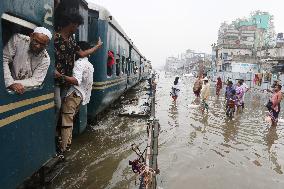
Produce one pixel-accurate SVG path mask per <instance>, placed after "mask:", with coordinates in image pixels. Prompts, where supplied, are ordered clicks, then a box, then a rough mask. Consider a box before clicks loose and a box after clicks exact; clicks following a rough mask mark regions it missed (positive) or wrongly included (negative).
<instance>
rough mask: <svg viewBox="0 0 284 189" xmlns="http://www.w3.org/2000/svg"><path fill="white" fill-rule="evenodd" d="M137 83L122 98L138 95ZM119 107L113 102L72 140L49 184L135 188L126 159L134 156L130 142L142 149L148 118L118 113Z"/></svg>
mask: <svg viewBox="0 0 284 189" xmlns="http://www.w3.org/2000/svg"><path fill="white" fill-rule="evenodd" d="M142 86H143V84H142ZM140 87H141V85H140ZM140 87H139V86H137V87H135V88H134V89H131V91H129V92H128V93H127V95H126V96H125V98H124V100H123V102H126V101H128V100H129V99H133V98H135V97H137V96H139V95H141V91H140ZM120 107H121V106H120V103H116V106H115V107H112V108H110V110H109V111H108V112H107V115H105V116H104V117H103V118H102V120H101V121H100V122H99V123H98V124H96V125H91V126H90V128H89V129H88V130H87V131H86V132H85V133H83V134H82V135H80V136H79V137H76V138H75V139H74V140H73V144H72V149H71V152H69V153H68V154H67V161H66V162H65V163H64V164H63V165H62V166H61V167H64V168H63V171H62V172H61V173H60V175H59V176H58V177H57V178H56V179H55V180H54V182H53V184H51V185H50V186H49V188H61V189H71V188H72V189H73V188H84V189H85V188H90V189H100V188H117V189H122V188H123V189H124V188H125V189H127V188H138V184H139V180H138V177H135V176H134V174H133V173H132V170H131V167H130V166H129V165H128V162H129V160H134V159H135V158H137V156H136V155H135V154H134V153H133V152H132V150H131V144H133V143H135V144H137V145H139V146H140V149H141V150H142V149H144V148H145V147H146V146H147V132H146V126H147V125H146V123H147V120H146V119H142V118H139V119H138V118H130V117H119V116H118V112H119V110H120Z"/></svg>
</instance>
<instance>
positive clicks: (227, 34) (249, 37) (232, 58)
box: [212, 11, 284, 72]
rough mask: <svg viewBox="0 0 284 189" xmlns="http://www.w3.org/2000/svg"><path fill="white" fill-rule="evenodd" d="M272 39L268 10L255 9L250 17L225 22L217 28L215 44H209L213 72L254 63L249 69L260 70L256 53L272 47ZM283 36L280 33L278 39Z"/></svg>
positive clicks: (273, 40) (272, 27)
mask: <svg viewBox="0 0 284 189" xmlns="http://www.w3.org/2000/svg"><path fill="white" fill-rule="evenodd" d="M275 39H276V38H275V31H274V24H273V16H271V15H270V14H269V13H268V12H261V11H255V12H253V13H252V14H251V16H250V17H249V18H243V19H236V20H234V21H233V22H232V23H230V24H228V23H226V22H224V23H222V24H221V26H220V28H219V31H218V40H217V44H214V45H212V57H214V61H212V62H213V65H214V64H215V67H216V71H234V70H235V69H233V68H235V67H236V66H234V65H232V64H235V63H236V64H237V65H251V64H256V65H251V68H253V70H254V71H256V72H258V71H259V70H260V69H261V66H259V64H260V63H261V61H260V59H259V57H258V56H257V54H258V52H260V51H262V50H264V49H270V48H273V47H274V46H275V44H276V40H275ZM282 39H283V36H282V38H281V35H279V40H278V41H279V42H280V41H281V40H282ZM283 42H284V40H283ZM283 44H284V43H283ZM279 45H280V43H279ZM213 65H212V66H213ZM256 68H258V69H256ZM236 70H238V69H236Z"/></svg>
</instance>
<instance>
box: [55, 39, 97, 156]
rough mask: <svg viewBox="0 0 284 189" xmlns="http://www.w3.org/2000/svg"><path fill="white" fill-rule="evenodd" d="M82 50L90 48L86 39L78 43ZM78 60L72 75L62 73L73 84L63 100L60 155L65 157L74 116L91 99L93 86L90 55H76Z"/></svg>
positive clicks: (70, 139)
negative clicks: (82, 56) (81, 56)
mask: <svg viewBox="0 0 284 189" xmlns="http://www.w3.org/2000/svg"><path fill="white" fill-rule="evenodd" d="M78 45H79V46H80V48H81V49H82V50H86V49H90V47H91V46H90V44H89V43H87V42H84V41H81V42H79V43H78ZM76 59H77V60H76V62H75V64H74V68H73V74H72V76H66V75H62V74H60V77H63V78H64V80H65V81H66V82H67V83H69V84H70V85H71V87H70V88H69V89H68V91H67V94H66V97H65V99H64V100H63V102H62V125H61V129H60V130H61V132H60V133H61V143H60V153H61V154H59V155H60V157H62V158H64V156H63V153H64V152H65V151H66V150H67V149H68V148H69V147H70V145H71V141H72V130H73V124H74V117H75V115H76V113H77V112H78V110H79V108H80V104H81V103H82V105H86V104H87V103H89V101H90V97H91V92H92V86H93V72H94V68H93V65H92V64H91V63H90V62H89V60H88V57H85V58H80V56H78V55H76Z"/></svg>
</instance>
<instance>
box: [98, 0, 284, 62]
mask: <svg viewBox="0 0 284 189" xmlns="http://www.w3.org/2000/svg"><path fill="white" fill-rule="evenodd" d="M92 1H93V2H94V3H96V4H98V5H101V6H104V7H105V8H106V9H108V10H109V11H110V13H111V14H112V15H113V16H114V17H115V19H116V20H117V21H118V23H119V24H120V25H121V26H122V28H123V29H124V30H125V32H126V33H127V35H128V36H129V37H130V38H131V39H132V41H133V42H134V43H135V45H136V46H137V47H138V49H139V50H140V51H141V53H143V54H144V55H145V56H146V58H148V59H150V60H151V61H152V64H153V65H154V66H155V67H157V66H161V65H163V64H164V63H165V59H166V58H167V57H168V56H177V55H178V54H179V53H182V52H185V50H186V49H193V50H196V51H200V52H206V53H211V46H210V45H211V44H212V43H214V42H216V40H217V33H218V28H219V26H220V24H221V23H222V22H223V21H228V22H231V21H232V20H234V19H236V18H239V17H240V18H243V17H248V16H249V14H250V13H251V12H252V11H255V10H261V11H268V12H269V13H270V14H272V15H274V25H275V29H276V32H284V9H283V0H174V1H173V0H92Z"/></svg>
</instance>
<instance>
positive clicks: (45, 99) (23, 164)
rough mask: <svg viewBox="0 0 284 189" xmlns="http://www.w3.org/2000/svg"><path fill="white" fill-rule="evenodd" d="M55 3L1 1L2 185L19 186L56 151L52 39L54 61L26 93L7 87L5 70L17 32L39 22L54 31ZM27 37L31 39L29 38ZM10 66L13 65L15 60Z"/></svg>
mask: <svg viewBox="0 0 284 189" xmlns="http://www.w3.org/2000/svg"><path fill="white" fill-rule="evenodd" d="M52 5H53V2H51V0H42V1H28V0H18V1H1V2H0V17H1V26H0V151H1V155H0V170H1V171H0V187H1V188H2V189H8V188H16V187H17V186H18V185H19V184H21V183H22V182H23V181H24V179H26V178H27V177H29V176H31V175H32V174H33V173H34V172H36V171H37V170H38V169H39V168H40V167H41V166H42V165H43V164H44V163H46V162H47V161H48V160H49V159H50V158H51V157H52V156H53V155H54V154H55V144H54V138H55V120H54V100H53V98H54V93H53V92H54V88H53V86H54V84H53V70H54V67H53V61H54V58H53V53H52V52H53V51H52V49H53V45H52V42H51V43H50V44H49V47H48V48H47V50H48V54H49V56H50V60H51V64H50V66H49V67H48V70H47V75H46V76H45V79H44V82H43V84H41V85H40V86H33V87H29V88H25V92H24V93H23V94H17V93H15V92H14V91H11V90H9V89H7V88H6V86H5V81H4V71H3V48H4V46H6V45H7V43H8V41H9V40H10V39H11V38H12V36H13V35H14V34H16V33H18V34H19V33H20V34H22V35H23V36H24V35H29V34H30V33H31V32H32V31H33V29H34V28H35V27H36V26H44V27H46V28H48V29H49V30H51V31H52V15H53V7H52ZM24 39H26V38H24ZM27 41H28V42H29V40H28V38H27ZM9 44H13V43H9ZM21 50H23V49H17V50H16V53H21ZM12 61H13V60H12ZM10 66H11V67H12V64H10ZM8 69H10V68H8Z"/></svg>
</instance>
